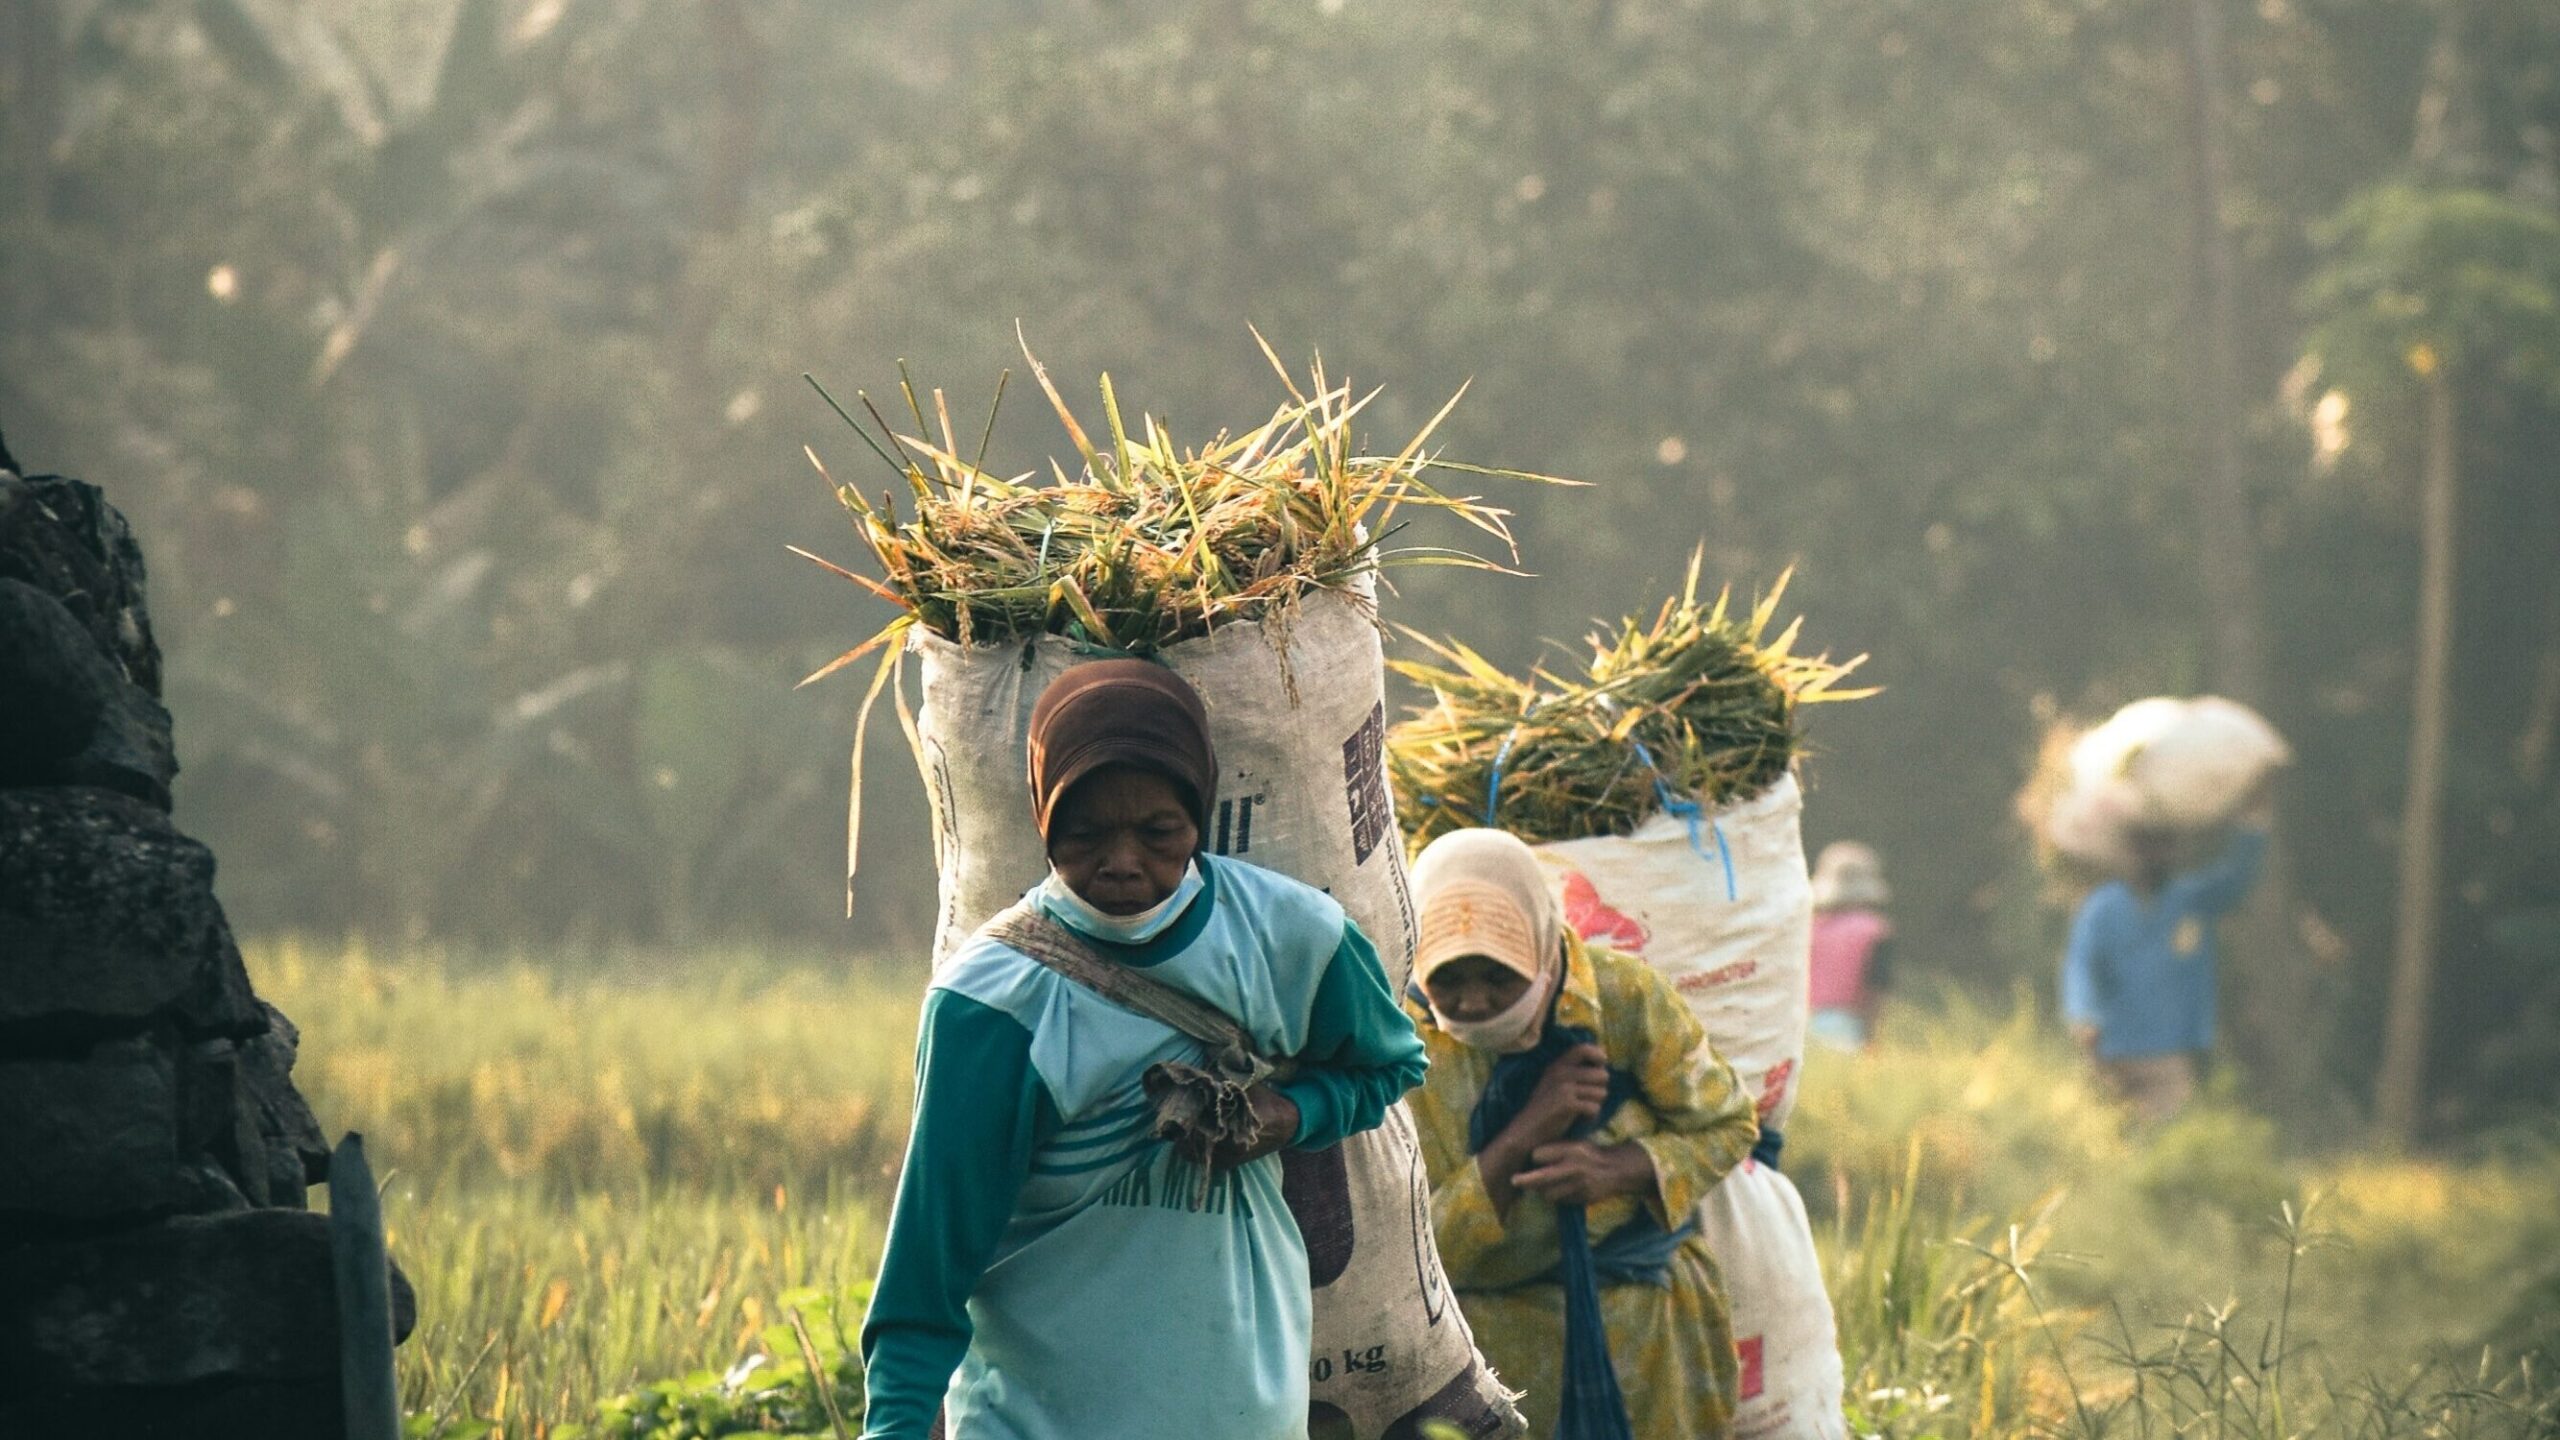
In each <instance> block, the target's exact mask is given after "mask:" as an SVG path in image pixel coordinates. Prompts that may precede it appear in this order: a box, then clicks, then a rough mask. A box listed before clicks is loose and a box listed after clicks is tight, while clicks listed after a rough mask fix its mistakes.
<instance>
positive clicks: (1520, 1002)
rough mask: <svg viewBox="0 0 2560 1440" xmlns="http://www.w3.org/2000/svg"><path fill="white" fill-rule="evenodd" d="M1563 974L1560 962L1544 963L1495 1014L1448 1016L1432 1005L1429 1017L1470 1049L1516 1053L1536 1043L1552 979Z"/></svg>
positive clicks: (1542, 1027)
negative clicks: (1471, 1017)
mask: <svg viewBox="0 0 2560 1440" xmlns="http://www.w3.org/2000/svg"><path fill="white" fill-rule="evenodd" d="M1563 974H1564V966H1563V965H1561V964H1557V965H1550V966H1548V967H1547V968H1546V969H1545V970H1543V971H1541V972H1539V975H1538V978H1537V979H1536V980H1534V981H1532V982H1530V985H1529V988H1528V989H1527V990H1526V991H1523V992H1522V993H1521V996H1520V998H1519V999H1517V1000H1514V1001H1512V1002H1511V1008H1510V1009H1508V1010H1505V1011H1503V1012H1502V1013H1501V1014H1499V1015H1494V1016H1490V1017H1488V1018H1486V1019H1483V1020H1452V1019H1450V1018H1449V1017H1448V1016H1446V1015H1443V1014H1441V1013H1440V1007H1439V1006H1437V1005H1434V1006H1432V1007H1431V1018H1432V1019H1433V1020H1434V1021H1435V1022H1437V1023H1438V1024H1439V1026H1440V1028H1441V1029H1442V1030H1444V1031H1446V1032H1447V1033H1448V1036H1449V1038H1450V1039H1452V1040H1455V1041H1457V1042H1458V1043H1459V1044H1461V1045H1464V1046H1467V1047H1469V1048H1470V1049H1475V1050H1490V1051H1492V1052H1493V1053H1494V1054H1497V1055H1516V1054H1518V1053H1520V1052H1521V1051H1523V1050H1527V1049H1529V1048H1531V1047H1532V1046H1534V1045H1536V1044H1537V1043H1538V1035H1539V1033H1540V1032H1541V1031H1543V1030H1545V1028H1546V1018H1547V1004H1548V1002H1549V1001H1551V1000H1553V999H1554V998H1555V993H1556V981H1557V980H1558V979H1559V978H1560V977H1562V975H1563ZM1423 994H1424V996H1425V998H1428V997H1429V995H1430V991H1429V990H1427V989H1426V990H1425V991H1424V992H1423Z"/></svg>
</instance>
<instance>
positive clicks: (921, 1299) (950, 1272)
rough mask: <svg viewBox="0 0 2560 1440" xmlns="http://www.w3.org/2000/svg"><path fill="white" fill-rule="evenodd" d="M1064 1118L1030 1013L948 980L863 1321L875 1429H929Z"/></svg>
mask: <svg viewBox="0 0 2560 1440" xmlns="http://www.w3.org/2000/svg"><path fill="white" fill-rule="evenodd" d="M1057 1125H1058V1107H1057V1102H1056V1101H1055V1100H1053V1099H1051V1098H1050V1095H1049V1087H1048V1086H1047V1085H1046V1084H1044V1083H1042V1082H1041V1079H1040V1074H1039V1072H1038V1071H1036V1070H1034V1069H1033V1068H1032V1066H1031V1035H1030V1032H1029V1031H1027V1030H1025V1029H1023V1028H1022V1025H1021V1024H1020V1022H1018V1021H1016V1020H1015V1019H1014V1018H1013V1017H1012V1016H1010V1015H1007V1014H1005V1013H1003V1012H1002V1011H1000V1010H994V1009H990V1008H989V1007H987V1006H985V1005H982V1004H979V1003H978V1002H977V1001H975V1000H972V999H969V998H968V997H967V996H965V995H956V994H953V993H952V992H951V991H948V990H935V991H933V992H932V993H931V994H929V995H927V996H926V997H925V1002H924V1019H923V1023H922V1024H921V1026H920V1027H919V1031H918V1034H917V1037H916V1101H915V1122H914V1126H913V1128H912V1129H910V1130H909V1131H908V1133H907V1160H906V1168H905V1169H904V1170H903V1171H902V1172H901V1173H900V1175H899V1177H898V1197H897V1200H896V1203H895V1204H894V1205H893V1206H892V1207H891V1209H890V1211H889V1235H888V1244H887V1247H886V1249H885V1251H884V1252H883V1253H882V1255H881V1258H880V1278H879V1279H878V1280H877V1281H876V1282H875V1283H874V1284H873V1286H872V1289H871V1310H870V1313H869V1314H868V1315H866V1316H864V1317H863V1321H862V1368H863V1386H864V1391H865V1393H866V1394H867V1396H868V1397H869V1403H868V1414H867V1415H866V1417H865V1419H864V1423H863V1431H862V1433H863V1435H864V1436H865V1437H867V1440H925V1437H926V1436H927V1435H928V1434H929V1433H931V1431H932V1429H933V1424H934V1420H935V1418H936V1417H937V1416H938V1415H940V1413H941V1411H942V1397H943V1392H944V1391H946V1390H947V1389H949V1388H950V1385H951V1375H952V1372H953V1371H955V1370H957V1369H959V1368H960V1359H961V1357H962V1356H963V1355H966V1354H967V1353H968V1350H969V1339H970V1335H971V1330H970V1325H969V1310H968V1305H969V1292H970V1291H971V1290H973V1289H975V1288H976V1287H977V1283H978V1277H979V1276H981V1275H983V1274H985V1273H986V1269H987V1263H988V1261H989V1260H990V1259H992V1258H993V1257H994V1255H995V1249H996V1245H997V1243H998V1242H999V1241H1001V1240H1002V1239H1003V1238H1004V1230H1005V1226H1006V1224H1007V1223H1009V1222H1010V1221H1011V1220H1012V1219H1013V1206H1014V1201H1015V1199H1016V1198H1017V1197H1018V1196H1019V1195H1020V1194H1021V1192H1022V1182H1023V1178H1024V1177H1025V1176H1026V1175H1028V1174H1029V1173H1030V1168H1031V1156H1032V1153H1033V1152H1034V1151H1036V1150H1037V1149H1038V1148H1039V1146H1040V1143H1041V1140H1042V1139H1043V1137H1045V1136H1047V1135H1049V1134H1051V1133H1054V1132H1055V1130H1056V1129H1057Z"/></svg>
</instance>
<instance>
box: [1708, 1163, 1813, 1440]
mask: <svg viewBox="0 0 2560 1440" xmlns="http://www.w3.org/2000/svg"><path fill="white" fill-rule="evenodd" d="M1698 1227H1699V1230H1700V1231H1701V1233H1702V1234H1703V1235H1704V1237H1705V1239H1706V1242H1707V1249H1708V1250H1709V1251H1710V1252H1711V1253H1713V1254H1714V1256H1715V1257H1716V1265H1717V1268H1719V1269H1721V1270H1722V1271H1723V1272H1724V1289H1725V1299H1726V1301H1727V1303H1728V1304H1730V1305H1731V1306H1732V1307H1733V1343H1734V1348H1735V1349H1736V1350H1737V1351H1739V1352H1740V1356H1741V1361H1742V1377H1741V1385H1740V1392H1739V1396H1738V1399H1737V1402H1736V1405H1735V1408H1734V1419H1733V1433H1734V1440H1842V1437H1843V1436H1845V1435H1846V1434H1847V1433H1848V1423H1847V1420H1846V1418H1845V1417H1844V1416H1843V1414H1842V1413H1841V1404H1840V1391H1841V1387H1842V1384H1843V1379H1842V1375H1841V1367H1840V1341H1839V1336H1838V1332H1837V1331H1836V1330H1835V1328H1834V1326H1833V1323H1832V1314H1831V1297H1830V1295H1828V1294H1827V1293H1825V1291H1824V1290H1823V1287H1822V1262H1821V1260H1820V1259H1819V1258H1818V1257H1816V1255H1815V1254H1814V1249H1813V1226H1812V1225H1811V1224H1810V1223H1808V1222H1807V1220H1806V1219H1805V1213H1804V1199H1803V1197H1801V1196H1799V1195H1798V1194H1797V1193H1796V1186H1795V1182H1794V1181H1792V1180H1790V1179H1788V1178H1787V1177H1786V1176H1784V1175H1782V1174H1780V1173H1778V1172H1777V1171H1775V1170H1772V1169H1770V1168H1768V1167H1767V1166H1765V1165H1761V1164H1758V1163H1756V1162H1754V1161H1749V1160H1746V1161H1744V1162H1743V1163H1742V1165H1741V1167H1740V1168H1738V1169H1736V1170H1735V1171H1734V1172H1733V1173H1732V1174H1730V1175H1727V1176H1726V1177H1725V1178H1724V1181H1723V1183H1721V1184H1719V1185H1717V1186H1716V1187H1715V1188H1714V1189H1713V1190H1710V1191H1708V1192H1707V1197H1706V1198H1705V1199H1704V1200H1702V1201H1700V1202H1699V1204H1698Z"/></svg>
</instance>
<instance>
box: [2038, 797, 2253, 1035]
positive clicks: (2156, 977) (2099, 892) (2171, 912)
mask: <svg viewBox="0 0 2560 1440" xmlns="http://www.w3.org/2000/svg"><path fill="white" fill-rule="evenodd" d="M2266 854H2267V836H2266V832H2264V831H2262V830H2242V831H2239V832H2238V833H2236V834H2234V835H2233V836H2232V837H2231V840H2230V842H2229V843H2228V844H2226V845H2225V846H2224V847H2223V850H2222V853H2221V854H2220V855H2217V856H2215V857H2214V858H2213V859H2212V860H2210V861H2207V862H2206V863H2205V864H2203V865H2200V866H2198V867H2197V868H2195V869H2193V870H2189V871H2186V872H2184V873H2183V874H2180V875H2176V876H2173V877H2172V878H2171V879H2170V880H2169V882H2168V883H2167V884H2165V885H2163V886H2161V887H2160V890H2159V893H2158V894H2153V895H2146V894H2144V893H2143V892H2141V891H2139V890H2136V889H2134V888H2133V887H2132V886H2131V885H2128V884H2126V883H2125V882H2123V881H2121V880H2114V881H2109V882H2108V883H2106V884H2104V885H2101V886H2099V887H2098V888H2097V889H2095V890H2092V891H2090V892H2089V898H2088V899H2086V900H2084V901H2082V902H2081V904H2080V913H2079V914H2077V915H2075V916H2073V917H2072V921H2071V947H2070V949H2069V950H2068V951H2066V952H2065V953H2064V955H2063V960H2062V1014H2063V1018H2064V1020H2065V1021H2067V1022H2068V1023H2070V1024H2074V1025H2093V1026H2096V1027H2097V1031H2098V1055H2099V1057H2100V1058H2101V1059H2107V1060H2130V1059H2139V1058H2141V1057H2144V1056H2150V1055H2168V1054H2174V1053H2176V1052H2178V1051H2182V1050H2210V1049H2212V1048H2213V1033H2214V995H2215V991H2216V989H2217V988H2218V985H2219V970H2218V967H2217V965H2216V963H2215V953H2214V950H2215V947H2214V935H2213V925H2214V921H2216V920H2217V919H2219V918H2221V917H2222V916H2223V915H2225V914H2227V913H2229V912H2230V911H2232V910H2234V909H2236V908H2238V906H2239V904H2240V902H2241V901H2242V900H2245V899H2247V898H2248V895H2249V887H2250V886H2251V885H2252V884H2254V883H2256V881H2257V878H2258V870H2259V868H2260V867H2261V866H2262V865H2263V864H2264V862H2265V860H2266Z"/></svg>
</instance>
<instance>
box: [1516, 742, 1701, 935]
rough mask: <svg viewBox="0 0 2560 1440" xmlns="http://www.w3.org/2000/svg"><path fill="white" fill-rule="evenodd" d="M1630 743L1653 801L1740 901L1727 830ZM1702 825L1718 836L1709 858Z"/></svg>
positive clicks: (1648, 753) (1641, 749)
mask: <svg viewBox="0 0 2560 1440" xmlns="http://www.w3.org/2000/svg"><path fill="white" fill-rule="evenodd" d="M1629 743H1631V744H1633V745H1634V746H1635V747H1636V758H1637V759H1639V760H1642V761H1643V762H1644V768H1646V769H1647V770H1650V771H1652V772H1653V798H1654V801H1655V803H1656V804H1659V805H1660V806H1661V807H1662V813H1664V814H1665V815H1677V816H1679V817H1680V820H1681V823H1683V824H1685V825H1687V826H1688V827H1689V848H1690V849H1691V850H1693V851H1695V852H1697V856H1698V858H1699V859H1701V860H1707V859H1713V860H1717V861H1720V862H1721V863H1722V864H1723V866H1724V898H1725V899H1727V900H1739V899H1741V898H1742V888H1741V886H1739V885H1738V884H1736V883H1735V881H1734V878H1733V847H1732V846H1731V845H1728V844H1726V843H1725V838H1724V827H1723V826H1722V825H1719V824H1717V823H1716V821H1715V817H1714V816H1712V815H1709V814H1708V813H1707V812H1706V810H1705V809H1704V808H1703V807H1701V806H1700V805H1699V804H1698V802H1697V801H1695V800H1692V799H1690V798H1689V797H1688V796H1686V795H1683V794H1681V793H1680V792H1679V791H1677V790H1674V789H1672V788H1671V782H1670V781H1669V780H1666V779H1664V778H1663V775H1662V767H1661V766H1659V765H1657V764H1655V763H1653V752H1652V751H1650V750H1647V749H1646V748H1645V747H1644V742H1643V741H1641V740H1635V741H1631V742H1629ZM1504 748H1505V749H1506V750H1507V749H1509V748H1510V747H1509V743H1508V742H1505V744H1504ZM1494 772H1495V773H1496V774H1500V773H1501V762H1500V761H1499V760H1497V761H1495V762H1494ZM1702 822H1703V823H1704V825H1705V826H1706V828H1707V829H1709V830H1711V831H1713V832H1715V837H1716V853H1715V854H1714V855H1713V856H1710V855H1708V854H1707V846H1706V842H1705V840H1703V839H1702V838H1700V836H1699V834H1698V827H1699V825H1700V824H1701V823H1702Z"/></svg>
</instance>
